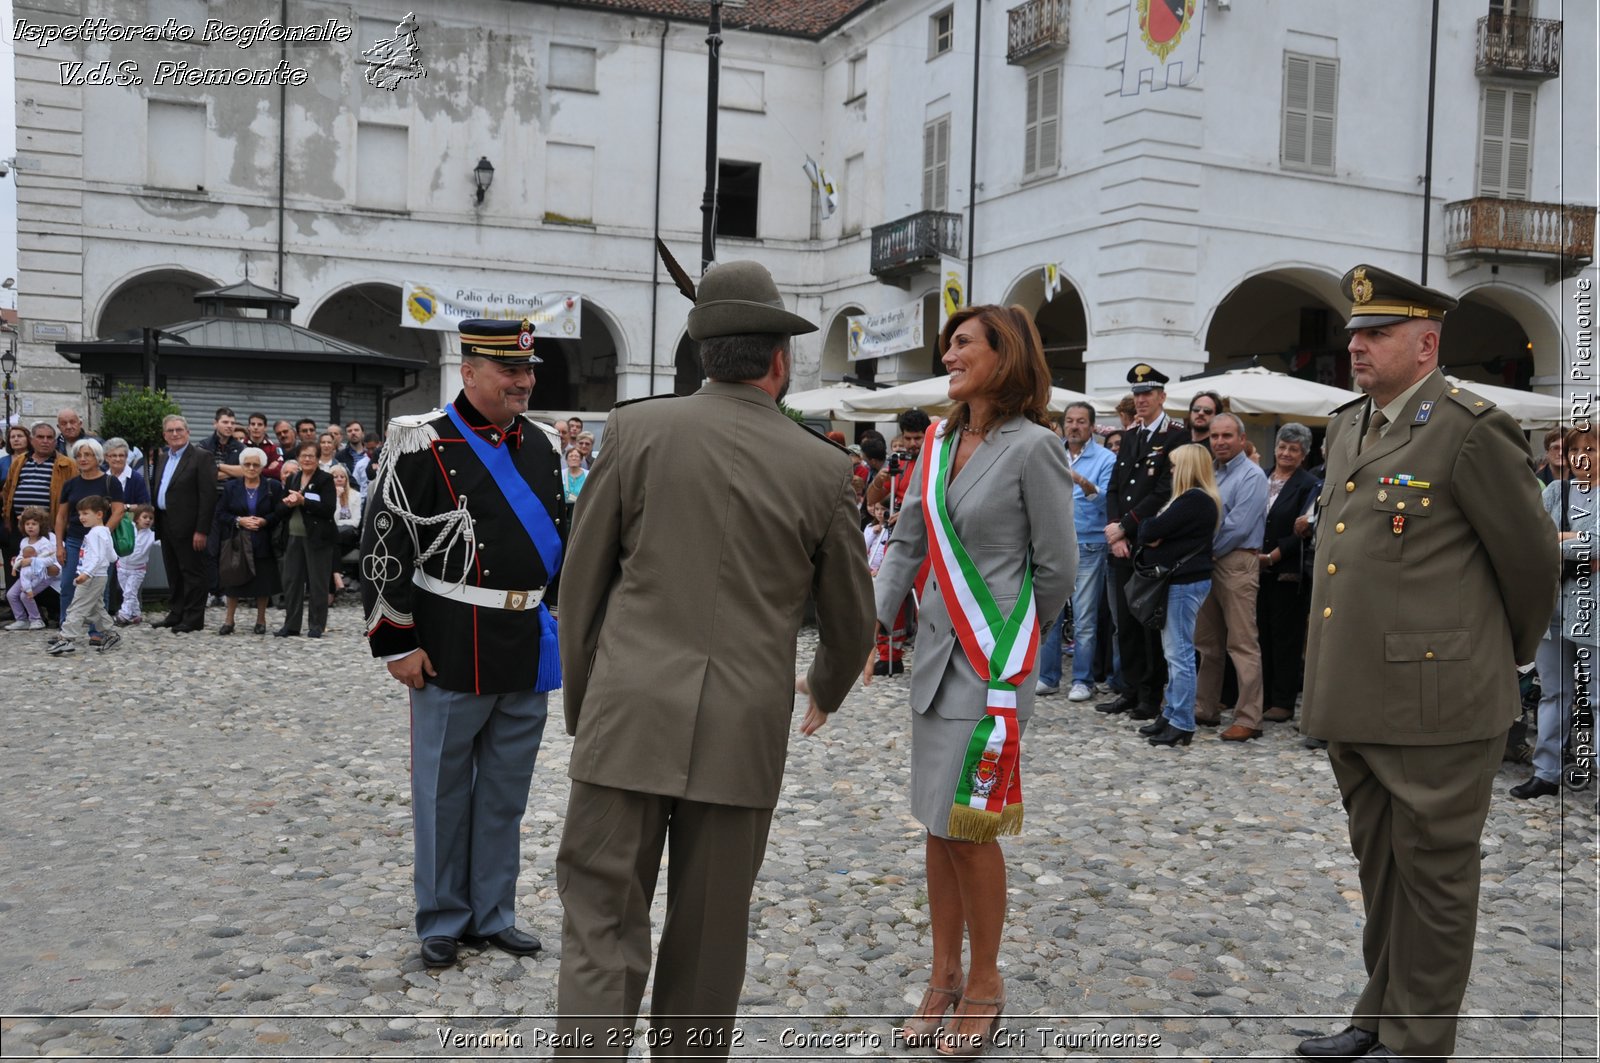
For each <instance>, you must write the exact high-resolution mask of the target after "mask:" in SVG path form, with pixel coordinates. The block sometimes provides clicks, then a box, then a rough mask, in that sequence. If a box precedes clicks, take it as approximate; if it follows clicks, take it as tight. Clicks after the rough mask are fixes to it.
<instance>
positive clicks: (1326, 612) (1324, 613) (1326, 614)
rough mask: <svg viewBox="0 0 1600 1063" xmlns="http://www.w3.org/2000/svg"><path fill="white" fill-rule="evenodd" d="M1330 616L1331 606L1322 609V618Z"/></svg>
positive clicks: (1331, 613) (1331, 612)
mask: <svg viewBox="0 0 1600 1063" xmlns="http://www.w3.org/2000/svg"><path fill="white" fill-rule="evenodd" d="M1332 615H1333V606H1331V605H1330V606H1328V607H1327V608H1326V609H1324V610H1323V611H1322V616H1323V618H1324V619H1326V618H1327V617H1330V616H1332Z"/></svg>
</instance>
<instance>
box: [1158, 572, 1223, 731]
mask: <svg viewBox="0 0 1600 1063" xmlns="http://www.w3.org/2000/svg"><path fill="white" fill-rule="evenodd" d="M1210 593H1211V581H1210V580H1208V579H1203V580H1201V581H1200V582H1199V583H1172V584H1168V586H1167V626H1166V627H1164V628H1162V629H1161V652H1162V653H1163V654H1164V655H1165V656H1166V658H1167V696H1166V703H1167V705H1166V711H1164V712H1163V713H1162V715H1163V716H1165V717H1166V718H1167V722H1168V723H1170V724H1172V726H1174V727H1176V728H1177V729H1178V730H1180V731H1193V730H1194V695H1195V687H1196V685H1197V677H1196V675H1195V664H1194V622H1195V618H1196V617H1198V616H1199V615H1200V605H1201V603H1202V602H1204V601H1205V600H1206V595H1208V594H1210Z"/></svg>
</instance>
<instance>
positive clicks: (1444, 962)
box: [1328, 734, 1506, 1058]
mask: <svg viewBox="0 0 1600 1063" xmlns="http://www.w3.org/2000/svg"><path fill="white" fill-rule="evenodd" d="M1505 746H1506V739H1505V735H1503V734H1502V735H1498V736H1496V737H1494V738H1487V739H1483V740H1481V741H1477V742H1463V743H1460V744H1457V745H1448V746H1389V745H1373V744H1369V743H1354V742H1331V743H1329V745H1328V760H1329V762H1330V763H1331V764H1332V766H1333V775H1334V778H1335V779H1337V780H1338V782H1339V793H1340V795H1341V796H1342V797H1343V798H1344V807H1345V812H1346V813H1347V814H1348V815H1349V817H1350V848H1351V849H1352V850H1354V852H1355V856H1356V861H1357V862H1358V863H1359V864H1360V866H1361V902H1362V905H1363V906H1364V907H1365V908H1366V915H1367V925H1366V928H1365V930H1364V931H1363V934H1362V942H1361V951H1362V954H1363V955H1364V957H1365V959H1366V964H1367V987H1366V989H1365V990H1363V991H1362V994H1361V999H1360V1000H1358V1001H1357V1002H1356V1008H1355V1014H1354V1015H1353V1017H1352V1020H1351V1021H1352V1022H1353V1024H1354V1025H1356V1026H1359V1027H1361V1028H1362V1029H1363V1030H1371V1031H1375V1032H1376V1033H1377V1034H1378V1040H1380V1041H1382V1042H1383V1044H1384V1045H1385V1046H1386V1047H1387V1048H1389V1049H1390V1050H1391V1051H1392V1052H1394V1053H1395V1055H1398V1056H1411V1057H1419V1056H1438V1057H1441V1058H1442V1057H1448V1056H1449V1055H1450V1053H1451V1052H1452V1051H1453V1050H1454V1049H1455V1045H1456V1016H1457V1015H1458V1014H1459V1012H1460V1010H1461V998H1462V997H1463V996H1464V995H1465V994H1466V991H1467V976H1468V974H1470V973H1471V971H1472V945H1473V935H1474V934H1475V933H1476V931H1477V926H1478V887H1479V883H1480V881H1481V878H1482V871H1481V860H1480V854H1479V849H1478V846H1479V842H1480V841H1481V839H1482V837H1483V822H1484V820H1485V818H1487V816H1488V814H1489V797H1490V793H1491V790H1492V787H1493V783H1494V778H1495V772H1496V771H1497V770H1498V769H1499V767H1500V757H1501V755H1502V754H1503V752H1504V751H1505Z"/></svg>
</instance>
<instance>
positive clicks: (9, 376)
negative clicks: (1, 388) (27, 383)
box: [0, 325, 17, 429]
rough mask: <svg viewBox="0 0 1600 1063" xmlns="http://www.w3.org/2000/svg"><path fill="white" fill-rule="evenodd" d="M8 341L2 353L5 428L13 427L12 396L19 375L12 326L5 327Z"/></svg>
mask: <svg viewBox="0 0 1600 1063" xmlns="http://www.w3.org/2000/svg"><path fill="white" fill-rule="evenodd" d="M5 332H6V335H7V339H8V340H9V342H10V346H8V347H7V348H6V350H5V352H4V353H0V373H4V374H5V389H6V420H5V427H6V428H7V429H9V428H10V427H11V395H12V392H14V391H16V389H17V385H16V373H17V330H16V329H15V328H13V327H12V326H10V325H6V326H5Z"/></svg>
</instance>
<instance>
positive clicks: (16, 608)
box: [6, 506, 61, 631]
mask: <svg viewBox="0 0 1600 1063" xmlns="http://www.w3.org/2000/svg"><path fill="white" fill-rule="evenodd" d="M48 522H49V518H48V517H47V516H46V514H45V511H44V510H42V509H40V508H38V507H37V506H29V507H28V508H27V509H25V510H23V511H22V517H21V520H20V523H21V525H22V544H21V546H20V547H19V549H18V550H17V556H16V557H14V558H12V559H11V572H12V574H13V575H14V576H15V577H16V579H15V581H14V582H13V583H12V584H11V586H10V587H9V588H7V590H6V601H7V602H9V603H10V605H11V615H12V616H14V617H16V619H15V620H13V621H12V622H11V623H10V624H9V625H8V626H7V627H6V630H7V631H42V630H43V629H44V618H43V617H42V616H40V615H39V603H38V602H37V601H35V600H34V599H35V598H36V597H37V596H38V594H39V592H40V591H43V590H54V591H56V592H58V593H59V592H60V590H61V568H60V566H58V565H57V564H56V539H55V536H53V535H50V534H48V533H47V532H46V531H45V530H44V529H45V526H46V524H48Z"/></svg>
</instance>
